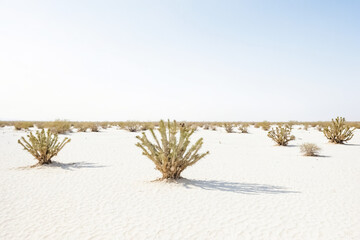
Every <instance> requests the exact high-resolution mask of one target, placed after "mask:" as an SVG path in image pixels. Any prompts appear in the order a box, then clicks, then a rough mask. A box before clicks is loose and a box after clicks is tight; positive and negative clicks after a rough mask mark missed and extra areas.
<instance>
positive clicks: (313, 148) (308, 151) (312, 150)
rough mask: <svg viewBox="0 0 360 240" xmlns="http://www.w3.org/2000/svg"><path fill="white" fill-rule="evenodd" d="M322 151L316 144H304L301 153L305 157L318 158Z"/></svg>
mask: <svg viewBox="0 0 360 240" xmlns="http://www.w3.org/2000/svg"><path fill="white" fill-rule="evenodd" d="M320 150H321V149H320V148H319V147H318V146H317V145H316V144H314V143H303V144H301V146H300V151H301V152H302V153H303V154H304V155H305V156H317V155H318V154H319V151H320Z"/></svg>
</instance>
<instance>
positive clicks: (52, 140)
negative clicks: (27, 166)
mask: <svg viewBox="0 0 360 240" xmlns="http://www.w3.org/2000/svg"><path fill="white" fill-rule="evenodd" d="M27 137H28V140H26V139H25V138H24V137H21V138H20V139H19V140H18V143H19V144H20V145H21V146H23V147H24V150H26V151H28V152H29V153H30V154H31V155H33V156H34V157H35V158H36V159H37V160H38V164H37V165H43V164H49V163H51V158H52V157H54V156H56V155H57V154H58V153H59V152H60V150H61V149H63V147H64V146H65V145H66V144H67V143H69V142H70V139H69V138H65V139H64V140H63V141H62V142H60V141H58V135H57V133H52V132H51V131H50V129H49V130H48V131H47V133H45V130H44V129H42V130H41V131H36V133H35V135H33V134H32V133H30V134H29V135H27Z"/></svg>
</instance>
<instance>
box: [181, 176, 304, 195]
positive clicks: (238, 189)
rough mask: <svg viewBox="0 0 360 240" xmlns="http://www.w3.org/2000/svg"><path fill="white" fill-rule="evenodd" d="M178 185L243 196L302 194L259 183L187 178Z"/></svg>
mask: <svg viewBox="0 0 360 240" xmlns="http://www.w3.org/2000/svg"><path fill="white" fill-rule="evenodd" d="M177 183H178V184H182V185H183V186H184V187H185V188H188V189H193V188H200V189H204V190H215V191H222V192H233V193H242V194H283V193H300V192H298V191H290V190H287V189H286V188H285V187H280V186H273V185H267V184H258V183H238V182H225V181H217V180H192V179H185V178H182V179H180V180H178V181H177Z"/></svg>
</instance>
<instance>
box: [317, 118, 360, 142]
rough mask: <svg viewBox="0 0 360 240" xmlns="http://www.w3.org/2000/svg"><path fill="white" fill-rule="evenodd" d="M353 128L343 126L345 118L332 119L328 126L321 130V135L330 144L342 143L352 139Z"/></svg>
mask: <svg viewBox="0 0 360 240" xmlns="http://www.w3.org/2000/svg"><path fill="white" fill-rule="evenodd" d="M354 131H355V128H351V127H350V126H348V125H346V124H345V118H343V117H337V118H336V119H335V120H334V119H332V123H331V125H330V126H327V127H325V128H324V129H323V133H324V135H325V137H326V138H327V139H329V140H330V142H332V143H344V142H347V141H349V140H351V139H352V137H353V136H354Z"/></svg>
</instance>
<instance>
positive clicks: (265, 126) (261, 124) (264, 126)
mask: <svg viewBox="0 0 360 240" xmlns="http://www.w3.org/2000/svg"><path fill="white" fill-rule="evenodd" d="M254 126H255V128H260V127H261V128H262V129H263V130H264V131H268V130H269V129H270V126H271V125H270V123H269V122H268V121H263V122H259V123H255V125H254Z"/></svg>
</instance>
